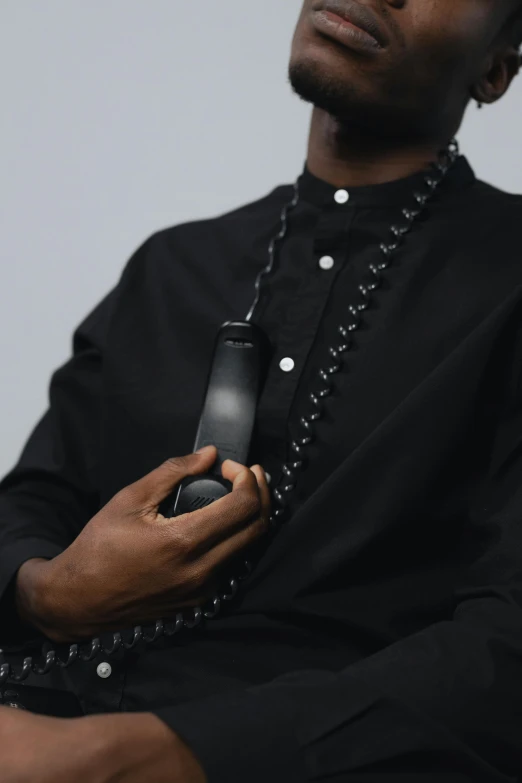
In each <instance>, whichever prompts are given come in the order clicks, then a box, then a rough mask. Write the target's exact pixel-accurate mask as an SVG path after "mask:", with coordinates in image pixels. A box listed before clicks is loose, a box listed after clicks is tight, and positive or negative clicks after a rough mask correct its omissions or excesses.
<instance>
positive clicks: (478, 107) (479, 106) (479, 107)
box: [477, 101, 484, 109]
mask: <svg viewBox="0 0 522 783" xmlns="http://www.w3.org/2000/svg"><path fill="white" fill-rule="evenodd" d="M483 106H484V104H483V103H481V102H480V101H477V109H482V107H483Z"/></svg>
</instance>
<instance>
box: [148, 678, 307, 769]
mask: <svg viewBox="0 0 522 783" xmlns="http://www.w3.org/2000/svg"><path fill="white" fill-rule="evenodd" d="M151 712H153V713H154V714H155V715H157V716H158V718H161V720H163V721H164V722H165V723H166V724H167V725H168V726H169V727H170V728H171V729H172V730H173V731H174V732H175V733H176V734H178V735H179V736H180V737H181V739H182V740H183V741H184V742H185V743H186V744H187V745H188V746H189V747H190V749H191V750H192V752H193V753H194V755H195V756H196V758H197V759H198V761H199V763H200V764H201V766H202V767H203V769H204V771H205V773H206V775H207V778H208V783H224V781H226V783H245V781H248V783H267V781H270V783H303V781H305V780H307V775H306V771H305V766H304V760H303V756H302V753H301V750H300V747H299V744H298V741H297V737H296V736H295V733H294V730H293V727H294V725H295V716H294V707H293V706H292V704H290V702H288V703H285V702H284V701H283V700H282V698H281V694H280V693H279V694H278V695H277V700H276V699H275V698H274V696H273V695H272V694H267V693H266V692H265V693H263V694H260V693H257V694H256V693H255V691H254V690H251V691H239V692H237V691H236V692H232V693H225V694H217V695H214V696H210V697H207V698H206V699H197V700H195V701H190V702H186V703H183V704H178V705H175V706H173V707H162V708H159V709H157V710H151Z"/></svg>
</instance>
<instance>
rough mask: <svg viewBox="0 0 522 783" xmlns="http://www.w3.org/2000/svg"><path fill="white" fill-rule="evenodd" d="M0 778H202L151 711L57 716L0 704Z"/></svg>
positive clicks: (12, 782) (166, 782)
mask: <svg viewBox="0 0 522 783" xmlns="http://www.w3.org/2000/svg"><path fill="white" fill-rule="evenodd" d="M0 767H1V780H2V783H71V781H75V780H78V781H81V783H115V781H118V783H206V780H207V779H206V775H205V773H204V771H203V769H202V768H201V766H200V765H199V763H198V761H197V759H196V758H195V756H194V755H193V753H192V752H191V750H190V749H189V748H188V747H187V746H186V745H185V743H184V742H183V741H182V740H181V739H180V738H179V737H178V736H177V735H176V734H175V733H174V732H173V731H171V730H170V729H169V727H168V726H167V725H166V724H165V723H163V721H161V720H160V719H159V718H157V717H156V716H155V715H152V714H150V713H136V714H124V715H96V716H92V717H87V718H73V719H68V720H62V719H57V718H47V717H42V716H40V715H32V714H31V713H29V712H24V711H19V710H15V709H11V708H9V707H0Z"/></svg>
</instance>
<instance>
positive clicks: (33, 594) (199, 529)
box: [17, 446, 270, 642]
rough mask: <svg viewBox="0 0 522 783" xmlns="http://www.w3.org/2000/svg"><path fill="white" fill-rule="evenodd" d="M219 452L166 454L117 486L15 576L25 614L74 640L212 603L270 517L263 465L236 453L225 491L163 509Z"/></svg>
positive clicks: (226, 470)
mask: <svg viewBox="0 0 522 783" xmlns="http://www.w3.org/2000/svg"><path fill="white" fill-rule="evenodd" d="M216 456H217V450H216V448H215V446H211V447H208V449H207V450H205V451H204V452H203V453H200V454H189V455H187V456H185V457H178V458H174V459H171V460H168V461H167V462H165V463H164V464H163V465H161V466H160V467H158V468H156V470H153V471H152V472H151V473H149V474H148V475H147V476H145V477H144V478H142V479H140V480H139V481H137V482H135V483H134V484H131V485H130V486H128V487H126V488H125V489H123V490H121V491H120V492H118V494H117V495H115V497H114V498H113V499H112V500H111V501H110V502H109V503H107V505H106V506H104V507H103V508H102V509H101V511H99V513H98V514H96V516H94V517H93V518H92V519H91V520H90V522H89V523H88V524H87V525H86V526H85V528H84V529H83V531H82V532H81V533H80V535H79V536H78V538H77V539H76V540H75V541H74V542H73V543H72V544H71V545H70V546H69V547H68V549H66V550H65V551H64V552H62V554H60V555H58V556H57V557H55V558H54V559H53V560H49V561H46V560H39V561H29V562H28V563H26V564H24V566H22V568H21V569H20V570H19V572H18V577H17V604H18V608H19V612H20V614H21V616H22V617H23V619H25V620H26V621H29V622H31V623H32V624H33V625H35V626H36V627H37V628H38V629H39V630H40V631H42V632H43V633H44V634H45V635H46V636H48V637H49V638H50V639H53V640H54V641H56V642H71V641H75V640H81V639H83V638H87V637H91V636H94V635H97V634H99V633H101V632H103V631H112V630H118V629H123V628H129V627H132V626H134V625H136V624H145V623H151V622H154V621H155V620H156V619H158V618H168V617H173V616H174V615H175V614H176V612H178V611H180V610H181V609H184V608H189V607H193V606H198V605H199V606H201V605H202V604H204V603H205V601H208V599H209V598H211V597H212V596H213V595H214V594H215V592H216V591H217V589H218V588H219V586H220V584H222V582H223V577H224V576H225V575H226V573H227V569H229V570H230V569H231V565H233V564H235V563H234V561H235V560H236V559H238V558H239V557H240V556H243V555H244V554H246V553H245V552H244V550H245V549H248V548H249V547H250V546H251V545H252V544H254V543H255V542H256V541H257V540H258V539H259V538H260V537H261V536H262V535H263V534H264V533H265V532H267V531H268V530H269V520H270V493H269V490H268V485H267V483H266V477H265V474H264V471H263V469H262V468H261V467H260V466H259V465H255V466H254V467H252V469H249V468H247V467H245V466H243V465H239V464H238V463H236V462H232V461H231V460H226V461H225V462H224V463H223V466H222V474H223V477H224V478H226V479H228V480H229V481H231V482H232V485H233V488H232V491H231V492H230V494H229V495H227V496H226V497H224V498H220V499H219V500H217V501H215V502H214V503H212V504H211V505H210V506H207V507H206V508H202V509H198V510H197V511H193V512H192V513H190V514H183V515H181V516H179V517H174V518H172V519H166V518H165V517H163V516H162V515H161V514H159V513H158V507H159V505H160V503H161V502H162V501H163V500H164V499H165V498H167V497H168V496H169V495H170V494H171V493H172V492H173V491H174V489H175V488H176V487H177V486H178V484H179V483H180V482H181V481H182V479H184V478H185V477H186V476H196V475H199V474H202V473H206V472H207V471H208V470H209V469H210V467H211V466H212V464H213V463H214V462H215V459H216ZM31 569H32V570H31Z"/></svg>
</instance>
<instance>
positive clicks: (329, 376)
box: [0, 139, 459, 701]
mask: <svg viewBox="0 0 522 783" xmlns="http://www.w3.org/2000/svg"><path fill="white" fill-rule="evenodd" d="M458 157H459V146H458V143H457V141H456V140H455V139H453V140H452V141H451V142H450V143H449V145H448V147H446V149H444V150H442V151H441V152H440V154H439V158H438V161H437V162H436V163H433V164H431V166H430V168H429V169H428V170H427V171H426V173H425V176H424V184H425V189H424V192H419V191H416V192H414V194H413V199H414V201H415V205H414V206H411V207H405V208H404V209H403V210H402V213H401V214H402V219H401V222H400V223H397V224H394V225H392V226H391V228H390V231H391V234H392V238H391V241H389V242H383V243H382V244H381V245H380V247H379V250H380V260H377V259H376V260H375V262H372V263H370V264H369V266H368V276H367V277H368V279H367V281H366V282H361V283H360V284H359V285H358V292H359V295H360V301H359V302H357V303H355V304H350V305H348V306H347V314H348V315H349V316H350V322H349V323H348V324H344V323H343V324H340V325H339V326H338V327H337V332H336V333H337V338H336V341H335V343H333V344H332V345H330V346H329V348H328V351H327V353H328V361H329V362H330V363H329V364H328V365H326V366H324V367H322V368H321V369H320V370H319V371H318V375H319V379H320V381H321V384H322V385H321V386H320V387H318V388H317V389H316V390H315V391H312V392H310V393H309V395H308V401H309V403H310V411H309V412H306V413H304V414H303V415H302V416H301V417H300V419H299V423H300V426H301V427H302V429H303V434H302V436H301V437H297V438H295V439H293V440H292V441H291V443H290V449H291V451H292V452H293V454H294V456H293V458H292V459H291V460H290V461H289V462H286V463H284V464H283V466H282V475H281V481H280V482H279V485H278V486H277V487H276V488H275V489H274V490H273V506H275V508H274V509H273V513H272V515H271V517H270V528H271V534H272V535H274V534H275V533H276V531H277V528H278V527H279V525H280V524H281V523H284V522H285V521H286V520H287V518H288V512H289V499H290V495H291V494H292V492H293V491H294V489H295V487H296V484H297V480H298V477H299V475H300V473H301V472H302V471H303V468H304V464H305V450H306V447H307V446H308V445H309V444H310V443H311V442H312V440H313V438H314V425H315V422H317V421H318V420H319V419H320V418H321V416H322V414H323V410H322V406H323V401H324V400H325V399H326V398H327V397H329V396H330V394H331V393H332V391H333V376H334V375H335V374H336V373H338V372H339V370H340V369H341V367H342V356H343V354H345V353H347V352H348V351H350V349H351V347H352V344H353V343H352V338H351V335H352V333H353V332H356V331H357V330H358V329H359V327H360V326H361V324H362V321H363V313H364V311H365V310H367V309H368V307H369V306H370V304H371V300H372V294H373V292H374V291H376V290H377V289H378V288H379V286H380V284H381V282H382V278H383V272H384V271H385V270H386V269H388V267H389V266H390V265H391V264H392V261H393V257H394V255H395V254H396V252H397V251H398V250H399V249H400V247H401V245H402V243H403V242H404V240H405V238H406V235H407V234H408V233H409V231H410V230H411V228H412V226H413V224H414V223H415V221H416V220H417V219H418V218H419V217H420V216H421V215H422V214H423V213H424V210H425V209H426V206H427V204H428V203H429V202H430V200H431V199H432V198H433V197H434V195H435V193H436V191H437V190H438V188H439V186H440V185H441V183H442V182H443V180H444V179H445V177H446V175H447V173H448V171H449V170H450V169H451V167H452V166H453V164H454V163H455V161H456V160H457V158H458ZM298 203H299V181H297V182H296V183H295V185H294V195H293V198H292V199H291V201H289V202H288V203H287V204H285V205H284V207H283V209H282V212H281V228H280V230H279V232H278V233H277V234H276V236H275V237H274V238H273V239H272V240H271V242H270V244H269V248H268V255H269V262H268V265H267V266H266V267H265V268H264V269H262V270H261V272H260V273H259V275H258V277H257V279H256V281H255V290H256V296H255V299H254V302H253V304H252V307H251V308H250V310H249V312H248V314H247V316H246V319H245V320H246V321H249V322H251V321H252V318H253V316H254V313H255V310H256V307H257V305H258V303H259V299H260V294H261V285H262V282H263V279H264V278H265V277H266V276H268V275H270V273H271V272H272V270H273V268H274V264H275V261H276V255H277V253H276V251H277V248H278V246H279V245H280V244H281V242H282V241H283V240H284V239H285V237H286V235H287V231H288V215H289V214H290V212H291V211H292V210H293V209H295V207H296V206H297V204H298ZM252 570H253V567H252V564H251V562H250V561H249V560H245V561H244V573H243V574H242V575H240V576H237V577H233V578H230V579H229V580H228V582H227V592H223V593H221V594H218V595H216V596H214V598H213V599H211V600H210V601H209V604H210V605H209V608H208V609H202V608H201V607H199V606H198V607H195V608H194V609H191V612H192V617H185V616H184V613H183V612H178V613H177V614H176V617H175V618H174V619H173V620H172V621H164V620H158V621H157V622H156V625H155V627H154V630H153V631H151V633H150V634H148V633H146V632H145V631H144V630H143V628H142V627H141V626H136V627H135V628H134V629H133V630H132V631H129V633H128V634H127V633H120V632H115V633H113V634H112V644H111V645H110V646H109V647H106V646H105V645H104V644H102V641H101V639H100V638H95V639H92V641H91V642H88V643H87V644H86V645H79V644H71V645H70V646H69V652H68V656H67V658H66V659H62V658H60V657H59V656H58V654H57V652H56V651H55V650H46V651H45V652H44V654H43V657H44V660H43V662H42V663H36V662H34V661H33V659H32V657H30V656H28V657H26V658H25V659H24V662H23V665H22V667H21V669H20V670H19V671H15V668H14V667H13V666H12V665H11V664H10V663H8V662H4V663H2V664H1V665H0V689H2V688H3V686H5V684H6V682H7V681H8V680H10V681H12V682H22V681H24V680H26V679H27V677H28V676H29V675H30V674H32V673H34V674H41V675H44V674H47V673H48V672H49V671H50V670H51V669H52V668H54V667H55V666H56V667H58V668H62V669H65V668H67V667H69V666H71V664H73V663H74V662H75V661H78V660H79V661H85V662H88V661H92V660H94V658H96V657H97V656H98V655H99V654H100V653H103V654H104V655H107V656H109V655H114V654H116V653H117V652H118V651H119V650H120V649H124V650H132V649H133V648H135V647H136V646H137V645H138V643H139V642H141V641H144V642H145V643H146V644H152V643H154V642H155V641H157V640H158V639H159V638H160V637H166V638H169V637H171V636H174V635H175V634H177V633H179V631H181V630H182V629H183V628H188V629H190V628H194V627H195V626H197V625H199V624H200V623H201V622H202V621H203V620H205V619H206V620H210V619H213V618H214V617H216V615H218V614H219V613H220V611H221V609H222V607H223V603H224V602H226V603H228V602H230V601H232V599H233V598H234V597H235V596H236V594H237V592H238V590H239V584H240V582H244V581H245V580H246V579H248V577H249V576H250V574H251V573H252ZM85 648H86V649H85ZM44 649H45V648H44ZM0 655H1V651H0ZM1 700H2V699H0V701H1Z"/></svg>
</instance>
